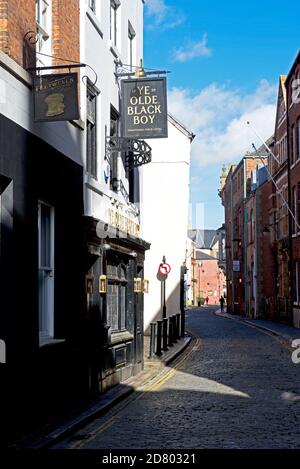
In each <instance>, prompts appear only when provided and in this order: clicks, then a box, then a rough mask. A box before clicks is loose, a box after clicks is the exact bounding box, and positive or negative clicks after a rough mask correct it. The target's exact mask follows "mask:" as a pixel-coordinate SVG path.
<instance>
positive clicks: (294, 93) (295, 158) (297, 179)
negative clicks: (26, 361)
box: [285, 52, 300, 327]
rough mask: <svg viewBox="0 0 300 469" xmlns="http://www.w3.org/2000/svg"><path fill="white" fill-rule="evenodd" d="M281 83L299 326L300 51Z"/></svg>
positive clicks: (299, 323) (298, 323) (295, 308)
mask: <svg viewBox="0 0 300 469" xmlns="http://www.w3.org/2000/svg"><path fill="white" fill-rule="evenodd" d="M285 85H286V92H287V99H286V101H287V128H288V169H289V188H290V205H291V207H292V210H293V213H294V215H295V217H296V220H297V225H298V226H297V225H296V223H295V222H294V221H293V220H292V218H291V217H290V255H291V269H290V271H291V272H292V278H291V287H292V295H293V323H294V325H296V326H297V327H300V228H299V225H300V52H299V53H298V55H297V57H296V59H295V61H294V63H293V65H292V67H291V70H290V71H289V74H288V76H287V78H286V82H285Z"/></svg>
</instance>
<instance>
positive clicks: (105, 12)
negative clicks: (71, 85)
mask: <svg viewBox="0 0 300 469" xmlns="http://www.w3.org/2000/svg"><path fill="white" fill-rule="evenodd" d="M88 3H89V2H88V0H81V19H80V31H81V38H80V42H81V61H82V62H85V63H87V64H89V65H90V66H91V67H92V68H93V69H94V70H95V71H96V73H97V76H98V80H97V83H96V87H97V88H98V90H99V92H100V94H99V96H98V98H97V100H98V101H97V106H98V112H97V119H98V133H97V146H98V169H97V179H95V178H91V177H90V176H89V175H88V174H86V176H85V214H86V215H88V216H92V217H94V218H96V219H101V220H102V221H105V222H106V221H108V220H109V218H108V209H113V210H116V211H117V212H118V213H120V214H121V215H123V216H125V217H126V218H129V219H130V220H132V221H133V222H134V223H135V224H139V223H140V218H139V206H137V205H136V206H132V205H131V204H130V205H128V204H127V203H126V201H125V199H124V197H123V196H122V195H121V194H120V193H115V192H113V191H111V190H110V185H109V181H108V182H107V183H106V182H105V178H104V171H106V172H109V168H108V165H107V162H106V161H105V159H104V156H105V128H107V134H109V128H110V106H111V105H113V106H114V108H115V109H116V110H117V111H119V100H120V88H121V87H120V81H119V82H118V80H117V79H116V77H115V75H114V73H115V71H116V63H118V62H119V63H120V64H124V67H125V64H128V63H129V48H128V21H130V23H131V25H132V27H133V29H134V31H135V33H136V36H135V47H134V54H135V57H134V58H133V64H134V65H138V64H139V61H140V59H142V58H143V6H144V2H143V0H121V2H120V6H119V8H118V11H117V15H118V27H117V30H118V38H117V46H116V47H114V46H113V45H112V43H111V41H110V1H108V0H107V1H104V0H103V1H100V0H98V1H96V12H95V13H94V12H93V11H92V10H91V9H90V8H89V4H88ZM127 70H128V67H127ZM85 73H86V74H87V76H88V77H89V78H90V80H91V81H92V82H94V78H95V75H94V73H93V71H92V70H90V69H89V68H87V69H86V70H85ZM83 74H84V72H82V75H83ZM85 106H86V97H85V91H84V90H83V91H82V93H81V108H82V119H83V120H84V121H85V120H86V107H85ZM84 145H85V142H84ZM119 171H120V175H121V179H122V182H123V184H124V186H125V188H126V189H127V190H128V180H127V178H126V177H125V170H124V166H123V163H122V161H119Z"/></svg>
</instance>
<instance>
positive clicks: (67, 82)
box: [33, 73, 79, 122]
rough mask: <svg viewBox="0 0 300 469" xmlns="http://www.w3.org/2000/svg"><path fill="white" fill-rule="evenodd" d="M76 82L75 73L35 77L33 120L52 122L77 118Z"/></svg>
mask: <svg viewBox="0 0 300 469" xmlns="http://www.w3.org/2000/svg"><path fill="white" fill-rule="evenodd" d="M77 84H78V75H77V73H60V74H51V75H40V76H37V77H35V78H34V88H33V93H34V121H35V122H53V121H71V120H77V119H79V110H78V92H77Z"/></svg>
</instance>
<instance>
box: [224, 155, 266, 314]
mask: <svg viewBox="0 0 300 469" xmlns="http://www.w3.org/2000/svg"><path fill="white" fill-rule="evenodd" d="M258 155H259V156H258ZM258 155H256V154H255V153H254V154H252V153H248V154H246V155H245V156H244V158H243V159H242V160H241V161H240V162H239V164H238V165H236V166H235V165H233V166H231V168H230V169H229V171H228V174H227V177H226V180H225V183H224V186H223V188H222V189H221V191H220V197H221V199H222V204H223V206H224V208H225V227H226V276H227V305H228V310H229V311H231V312H235V313H241V314H245V315H250V314H251V311H250V310H249V304H250V303H249V301H248V296H249V288H248V287H247V279H248V275H249V272H248V270H247V207H246V203H247V200H248V198H249V196H250V195H251V178H252V173H253V171H255V170H256V168H257V165H261V164H262V161H263V162H264V163H265V164H266V163H267V161H268V160H267V154H266V151H265V149H264V148H263V147H261V148H259V149H258ZM253 217H254V215H253Z"/></svg>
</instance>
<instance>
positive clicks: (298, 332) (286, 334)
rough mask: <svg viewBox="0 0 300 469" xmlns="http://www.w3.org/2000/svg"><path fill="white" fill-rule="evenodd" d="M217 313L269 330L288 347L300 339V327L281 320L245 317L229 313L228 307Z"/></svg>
mask: <svg viewBox="0 0 300 469" xmlns="http://www.w3.org/2000/svg"><path fill="white" fill-rule="evenodd" d="M215 314H216V315H217V316H220V317H223V318H227V319H232V320H235V321H242V322H243V323H245V324H248V325H250V326H253V327H256V328H257V329H261V330H263V331H265V332H268V333H269V334H272V335H274V336H276V337H278V338H279V339H280V340H281V341H282V342H283V343H284V344H285V345H286V346H287V347H288V348H291V347H292V342H293V341H294V340H296V339H300V329H298V328H296V327H293V326H287V325H286V324H282V323H280V322H276V321H272V320H269V319H249V318H245V317H244V316H240V315H237V314H230V313H227V312H226V308H224V311H221V310H220V309H218V310H217V311H216V312H215Z"/></svg>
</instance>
